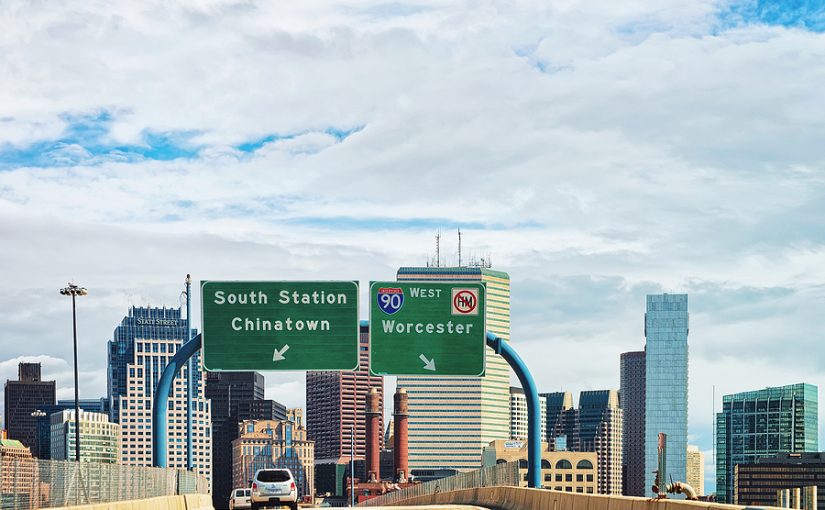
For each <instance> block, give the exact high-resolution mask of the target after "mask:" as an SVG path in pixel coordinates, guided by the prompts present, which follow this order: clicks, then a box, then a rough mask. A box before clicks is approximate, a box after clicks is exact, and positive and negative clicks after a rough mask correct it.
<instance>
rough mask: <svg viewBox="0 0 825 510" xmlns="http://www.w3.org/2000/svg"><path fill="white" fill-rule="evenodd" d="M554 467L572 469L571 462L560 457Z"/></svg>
mask: <svg viewBox="0 0 825 510" xmlns="http://www.w3.org/2000/svg"><path fill="white" fill-rule="evenodd" d="M556 469H573V464H571V463H570V461H569V460H567V459H561V460H560V461H558V462H556Z"/></svg>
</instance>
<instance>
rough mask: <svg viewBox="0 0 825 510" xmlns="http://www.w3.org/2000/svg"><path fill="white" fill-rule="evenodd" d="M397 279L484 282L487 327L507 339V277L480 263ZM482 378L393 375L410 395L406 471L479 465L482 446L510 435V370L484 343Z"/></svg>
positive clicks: (401, 274) (422, 270)
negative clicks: (479, 264)
mask: <svg viewBox="0 0 825 510" xmlns="http://www.w3.org/2000/svg"><path fill="white" fill-rule="evenodd" d="M398 280H421V281H472V282H479V281H480V282H484V283H485V284H486V288H487V312H486V315H487V316H486V323H487V331H490V332H492V333H495V334H496V335H498V336H499V337H501V338H503V339H504V340H506V341H509V340H510V276H509V275H508V274H507V273H504V272H501V271H493V270H491V269H487V268H483V267H402V268H400V269H399V270H398ZM486 349H487V352H486V356H487V359H486V371H485V375H484V376H483V377H401V376H399V377H398V386H400V387H403V388H405V389H406V390H407V393H408V394H409V410H410V417H409V445H410V471H411V472H412V474H413V475H415V474H416V470H438V469H455V470H458V471H468V470H472V469H478V468H479V467H480V466H481V456H482V450H483V448H484V447H485V446H487V445H489V444H490V442H491V441H494V440H496V439H507V438H509V436H510V423H509V416H510V412H509V407H510V392H509V389H508V388H509V387H510V368H509V366H508V365H507V362H506V361H504V358H502V357H501V356H499V355H497V354H496V353H495V352H493V350H492V349H490V348H489V347H486Z"/></svg>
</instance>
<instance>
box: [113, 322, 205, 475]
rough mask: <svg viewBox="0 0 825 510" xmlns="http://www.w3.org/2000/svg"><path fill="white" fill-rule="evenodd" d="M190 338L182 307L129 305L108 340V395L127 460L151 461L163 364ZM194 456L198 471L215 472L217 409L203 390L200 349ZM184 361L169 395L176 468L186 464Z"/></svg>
mask: <svg viewBox="0 0 825 510" xmlns="http://www.w3.org/2000/svg"><path fill="white" fill-rule="evenodd" d="M186 340H187V332H186V320H185V319H183V318H182V317H181V310H180V308H138V307H133V308H130V309H129V314H128V315H127V316H126V317H124V318H123V321H122V322H121V323H120V325H119V326H118V327H117V328H115V331H114V337H113V339H112V340H110V341H109V352H108V356H109V364H108V370H109V374H108V375H109V380H108V395H109V401H110V403H111V410H112V411H111V416H112V422H113V423H119V424H120V427H121V448H120V457H121V462H122V463H123V464H128V465H133V466H151V465H152V401H153V398H154V393H155V388H156V387H157V385H158V380H159V379H160V376H161V374H162V373H163V369H164V368H166V365H167V364H168V363H169V360H171V359H172V356H174V355H175V353H176V352H177V351H178V349H180V347H181V346H182V345H183V342H184V341H186ZM192 360H193V363H192V365H193V366H195V367H198V369H197V370H194V371H193V374H192V375H193V377H192V379H193V382H194V385H193V388H192V435H193V437H192V447H193V451H192V457H193V467H194V469H195V471H197V472H198V473H199V474H201V475H204V476H206V477H207V478H209V479H211V476H212V429H211V426H210V424H211V421H212V412H211V405H210V401H209V399H207V398H206V396H205V395H204V377H203V372H202V369H201V363H200V355H199V353H196V354H195V355H194V356H193V357H192ZM187 371H188V367H187V366H186V365H184V366H183V367H182V368H181V370H180V371H179V372H178V374H177V376H176V377H175V380H174V382H173V384H172V392H171V395H170V397H169V402H168V406H169V410H168V414H167V423H168V450H167V452H168V458H167V465H168V466H169V467H172V468H186V384H187V382H186V381H187V374H188V372H187Z"/></svg>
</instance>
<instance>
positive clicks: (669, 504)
mask: <svg viewBox="0 0 825 510" xmlns="http://www.w3.org/2000/svg"><path fill="white" fill-rule="evenodd" d="M450 504H453V505H473V506H483V507H487V508H492V509H495V510H742V509H743V508H750V509H755V508H765V509H773V507H742V506H739V505H724V504H721V503H708V502H703V501H686V500H683V499H647V498H634V497H630V496H604V495H594V494H576V493H570V492H559V491H551V490H543V489H525V488H520V487H481V488H477V489H464V490H458V491H452V492H440V493H438V494H428V495H426V496H418V497H414V498H409V499H405V500H402V501H399V502H398V503H395V506H418V505H450Z"/></svg>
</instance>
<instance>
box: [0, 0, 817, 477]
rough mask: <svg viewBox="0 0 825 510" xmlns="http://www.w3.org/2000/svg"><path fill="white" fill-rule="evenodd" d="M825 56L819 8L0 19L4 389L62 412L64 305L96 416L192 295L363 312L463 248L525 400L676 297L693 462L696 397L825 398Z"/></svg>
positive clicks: (589, 6)
mask: <svg viewBox="0 0 825 510" xmlns="http://www.w3.org/2000/svg"><path fill="white" fill-rule="evenodd" d="M823 31H825V12H824V10H823V8H822V7H821V4H820V3H819V2H815V1H811V0H808V1H806V0H794V1H791V0H788V1H785V2H764V3H763V2H758V3H757V2H752V1H733V2H730V1H726V0H694V1H691V2H684V1H677V0H660V1H657V2H647V1H638V0H623V1H605V2H593V1H586V0H559V1H550V2H528V1H511V0H508V1H486V0H473V1H466V2H461V1H443V0H433V1H420V2H403V1H399V2H382V1H369V0H367V1H359V2H343V1H335V0H325V1H323V2H320V1H308V0H304V1H301V2H291V3H285V2H257V1H254V0H247V1H229V0H227V1H224V0H204V1H198V2H170V1H166V0H164V1H144V2H91V1H90V2H80V3H78V2H68V1H66V2H61V1H50V2H36V3H32V2H29V1H15V0H4V1H3V2H2V3H0V268H2V269H1V271H2V278H3V281H4V285H5V287H4V288H5V289H6V290H5V291H4V292H3V293H2V294H0V378H2V379H4V380H5V379H6V378H9V377H13V376H14V375H16V365H17V363H18V362H19V361H21V360H39V361H41V362H42V363H43V370H44V373H45V374H44V375H45V376H46V377H47V378H55V379H57V381H58V387H59V390H58V396H59V397H63V398H68V397H70V396H71V394H72V380H71V373H72V372H71V371H72V367H71V336H70V331H71V329H70V328H71V306H70V303H69V301H68V300H67V299H66V298H64V297H62V296H60V295H59V294H58V292H57V289H58V288H59V287H61V286H64V285H65V283H66V282H67V281H69V280H74V281H76V282H78V283H79V284H81V285H84V286H86V287H88V288H89V290H90V294H89V296H88V297H84V298H81V301H80V302H79V304H78V306H79V311H78V320H79V334H80V338H79V344H80V348H79V350H80V370H81V372H82V377H81V396H82V397H94V396H99V395H103V394H104V393H105V385H106V376H105V371H104V370H105V363H106V358H105V345H106V341H107V340H108V339H109V338H110V337H111V334H112V330H113V329H114V327H115V326H116V325H117V324H118V323H119V321H120V319H121V318H122V317H123V315H124V314H125V313H126V311H127V308H128V307H129V306H130V305H146V304H152V305H166V306H178V304H179V302H180V301H179V299H180V291H181V290H182V286H183V279H184V277H185V275H186V273H192V275H193V277H194V278H195V279H196V280H200V279H253V280H254V279H258V280H266V279H270V280H280V279H358V280H360V281H361V282H362V294H363V287H365V286H366V284H367V282H368V281H369V280H381V279H393V278H394V276H395V271H396V270H397V268H398V267H399V266H402V265H422V264H424V263H425V262H426V261H427V260H428V258H429V257H432V256H433V255H434V246H435V241H434V236H435V234H436V232H438V231H439V230H440V231H441V232H442V234H443V238H442V257H444V258H447V260H448V261H455V259H456V256H457V236H456V229H457V228H459V227H460V228H461V230H462V232H463V234H464V238H463V241H464V242H463V246H464V256H465V259H466V257H469V256H470V255H473V256H476V257H482V256H483V257H487V258H490V259H491V260H492V262H493V265H494V267H495V268H496V269H499V270H502V271H506V272H508V273H509V274H510V276H511V278H512V341H513V345H514V347H516V348H517V349H518V350H519V352H520V353H521V354H522V356H524V357H525V358H526V359H528V360H530V366H531V368H532V370H533V373H534V375H535V376H536V378H537V380H538V383H539V388H540V390H544V391H552V390H559V389H567V390H570V391H573V392H574V394H577V393H578V391H580V390H583V389H602V388H617V387H618V385H619V365H618V361H619V353H621V352H624V351H628V350H639V349H641V348H642V347H643V345H644V337H643V313H644V306H645V294H647V293H658V292H687V293H688V294H689V295H690V312H691V328H690V369H691V371H690V435H691V442H694V443H696V444H698V445H700V447H701V448H702V449H703V450H705V451H707V452H708V453H709V451H710V448H711V419H712V412H713V409H714V403H713V400H712V387H713V385H715V386H716V394H717V400H719V398H718V397H719V395H721V394H723V393H732V392H737V391H743V390H749V389H757V388H762V387H765V386H767V385H782V384H789V383H795V382H801V381H805V382H810V383H815V384H820V383H823V382H825V368H823V367H825V348H823V347H822V341H823V338H824V337H825V335H823V333H825V327H823V319H822V317H823V305H824V304H825V205H823V204H825V172H824V171H823V161H824V160H825V156H823V151H822V145H821V143H822V142H821V140H823V139H825V121H823V115H822V114H823V111H825V88H823V83H825V65H823V59H824V58H825V36H824V35H823V33H822V32H823ZM816 140H820V142H819V143H817V142H816ZM817 147H819V149H817ZM197 297H198V296H196V298H197ZM362 308H364V307H362ZM362 315H364V316H365V315H366V312H362ZM391 384H393V382H392V381H390V382H389V385H391ZM267 385H268V388H267V390H268V396H269V397H270V398H275V399H277V400H280V401H282V402H284V403H286V404H288V405H303V402H304V379H303V373H281V374H273V373H268V374H267ZM716 405H717V408H718V405H719V403H718V402H717V404H716ZM824 407H825V406H824ZM823 422H825V420H823V419H822V417H821V418H820V423H823ZM823 437H825V436H823ZM707 464H708V466H707V478H708V482H709V487H708V488H709V489H712V487H713V485H714V484H713V483H712V477H713V465H712V459H710V456H709V455H708V459H707Z"/></svg>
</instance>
